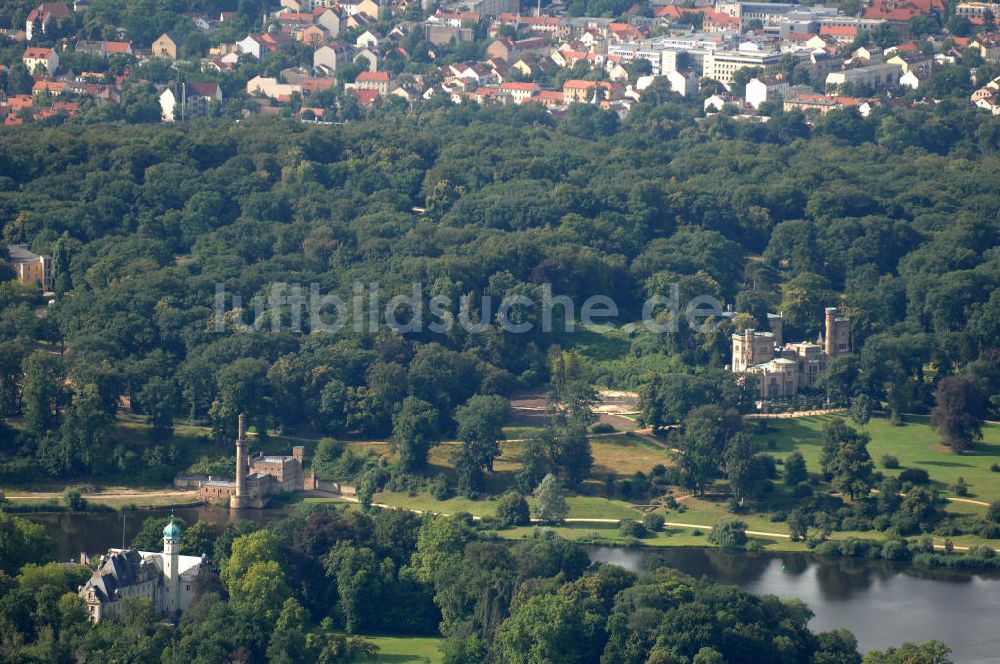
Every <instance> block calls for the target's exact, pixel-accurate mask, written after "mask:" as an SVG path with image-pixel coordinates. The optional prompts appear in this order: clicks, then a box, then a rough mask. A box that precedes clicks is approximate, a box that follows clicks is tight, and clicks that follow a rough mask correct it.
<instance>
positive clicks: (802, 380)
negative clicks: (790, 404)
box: [730, 307, 851, 399]
mask: <svg viewBox="0 0 1000 664" xmlns="http://www.w3.org/2000/svg"><path fill="white" fill-rule="evenodd" d="M767 321H768V325H769V326H770V328H771V331H770V332H759V331H757V330H754V329H747V330H744V331H743V332H742V333H737V334H734V335H733V362H732V364H731V365H730V366H731V369H732V370H733V371H734V372H736V373H747V374H752V375H754V376H756V378H757V390H758V392H757V393H758V396H759V397H760V398H761V399H777V398H781V397H790V396H794V395H796V394H798V393H799V392H800V391H801V390H804V389H810V388H813V387H816V386H817V385H818V384H819V380H820V378H822V377H823V376H824V375H825V374H826V371H827V368H828V367H829V364H830V362H831V361H832V360H834V359H835V358H837V357H840V356H841V355H846V354H847V353H850V352H851V322H850V320H849V319H847V318H842V317H840V316H837V309H836V308H835V307H827V308H826V311H825V326H824V331H823V333H822V334H820V337H819V338H818V339H817V340H816V343H811V342H809V341H799V342H795V343H785V342H784V339H783V338H782V332H783V329H782V327H783V324H784V319H783V317H782V315H781V314H780V313H777V314H768V315H767Z"/></svg>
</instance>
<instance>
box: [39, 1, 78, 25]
mask: <svg viewBox="0 0 1000 664" xmlns="http://www.w3.org/2000/svg"><path fill="white" fill-rule="evenodd" d="M72 15H73V13H72V12H71V11H70V9H69V5H67V4H66V3H65V2H43V3H42V4H40V5H38V6H37V7H35V8H34V9H32V10H31V13H30V14H28V20H29V21H34V20H35V19H43V18H58V19H64V18H69V17H70V16H72Z"/></svg>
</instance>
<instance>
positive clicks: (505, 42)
mask: <svg viewBox="0 0 1000 664" xmlns="http://www.w3.org/2000/svg"><path fill="white" fill-rule="evenodd" d="M548 49H549V41H548V39H544V38H541V37H533V38H531V39H519V40H518V41H513V40H511V39H508V38H507V37H501V38H500V39H497V40H495V41H493V42H492V43H491V44H490V45H489V46H487V47H486V57H487V58H502V59H503V61H504V62H507V63H513V62H517V60H518V59H519V58H523V57H524V56H526V55H529V54H531V53H544V52H546V51H547V50H548Z"/></svg>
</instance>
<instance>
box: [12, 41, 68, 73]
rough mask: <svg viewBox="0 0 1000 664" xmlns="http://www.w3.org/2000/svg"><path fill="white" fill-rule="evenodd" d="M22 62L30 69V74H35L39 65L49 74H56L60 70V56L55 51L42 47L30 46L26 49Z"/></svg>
mask: <svg viewBox="0 0 1000 664" xmlns="http://www.w3.org/2000/svg"><path fill="white" fill-rule="evenodd" d="M21 61H22V62H23V63H24V66H25V67H27V68H28V72H29V73H32V74H34V73H35V71H36V70H37V69H38V67H39V65H41V66H42V67H44V68H45V72H46V73H48V74H55V73H56V71H57V70H58V69H59V55H58V54H57V53H56V52H55V49H51V48H45V47H41V46H29V47H28V48H26V49H24V55H23V56H21Z"/></svg>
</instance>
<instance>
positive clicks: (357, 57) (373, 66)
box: [354, 48, 379, 71]
mask: <svg viewBox="0 0 1000 664" xmlns="http://www.w3.org/2000/svg"><path fill="white" fill-rule="evenodd" d="M354 62H360V63H362V64H363V65H364V66H365V67H367V68H368V71H378V64H379V56H378V53H376V52H375V51H373V50H372V49H370V48H363V49H361V50H360V51H358V52H357V53H355V54H354Z"/></svg>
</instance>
